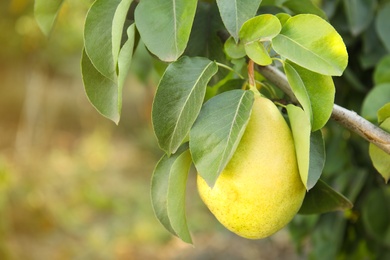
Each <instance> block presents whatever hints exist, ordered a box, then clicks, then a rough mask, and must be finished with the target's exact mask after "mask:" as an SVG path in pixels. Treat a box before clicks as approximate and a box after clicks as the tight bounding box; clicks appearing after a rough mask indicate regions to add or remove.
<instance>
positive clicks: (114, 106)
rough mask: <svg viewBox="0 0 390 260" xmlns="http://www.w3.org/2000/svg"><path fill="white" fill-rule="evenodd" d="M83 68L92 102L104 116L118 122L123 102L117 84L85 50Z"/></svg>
mask: <svg viewBox="0 0 390 260" xmlns="http://www.w3.org/2000/svg"><path fill="white" fill-rule="evenodd" d="M81 70H82V75H83V82H84V88H85V92H86V94H87V97H88V99H89V101H90V102H91V104H92V105H93V106H94V107H95V108H96V110H97V111H98V112H99V113H101V114H102V115H103V116H105V117H107V118H108V119H111V120H112V121H114V122H115V123H116V124H118V122H119V119H120V110H121V105H122V102H121V101H120V100H119V92H118V86H117V84H115V83H114V82H113V81H112V80H110V79H108V78H106V77H105V76H103V75H102V74H101V73H100V72H99V71H98V70H97V69H96V68H95V66H93V64H92V62H91V60H90V59H89V57H88V55H87V54H86V52H85V51H83V56H82V59H81ZM120 95H121V94H120Z"/></svg>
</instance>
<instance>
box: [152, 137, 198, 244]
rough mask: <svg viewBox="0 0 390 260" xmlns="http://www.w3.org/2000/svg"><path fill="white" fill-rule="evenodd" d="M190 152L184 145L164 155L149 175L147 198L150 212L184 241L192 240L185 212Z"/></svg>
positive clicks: (189, 241) (190, 241)
mask: <svg viewBox="0 0 390 260" xmlns="http://www.w3.org/2000/svg"><path fill="white" fill-rule="evenodd" d="M190 166H191V155H190V153H189V150H188V145H183V146H182V147H181V148H180V149H179V150H178V152H177V153H176V154H174V155H172V156H170V157H168V156H167V155H164V156H163V157H162V158H161V159H160V161H159V162H158V163H157V165H156V168H155V169H154V172H153V176H152V184H151V199H152V206H153V210H154V213H155V215H156V217H157V218H158V220H159V221H160V222H161V224H162V225H163V226H164V227H165V228H166V229H167V230H168V231H169V232H171V233H172V234H173V235H175V236H178V237H179V238H180V239H182V240H183V241H184V242H187V243H192V239H191V235H190V233H189V231H188V226H187V220H186V214H185V196H186V182H187V177H188V171H189V169H190Z"/></svg>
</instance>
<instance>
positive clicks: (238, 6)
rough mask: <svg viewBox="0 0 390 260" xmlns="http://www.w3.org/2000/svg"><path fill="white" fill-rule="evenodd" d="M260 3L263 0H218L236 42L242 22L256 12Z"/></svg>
mask: <svg viewBox="0 0 390 260" xmlns="http://www.w3.org/2000/svg"><path fill="white" fill-rule="evenodd" d="M260 3H261V0H217V4H218V8H219V12H220V14H221V17H222V21H223V23H224V24H225V27H226V29H227V30H228V32H229V33H230V34H231V35H232V36H233V38H234V39H235V40H236V42H238V33H239V31H240V29H241V26H242V24H243V23H244V22H245V21H247V20H248V19H250V18H252V17H253V16H254V15H255V14H256V12H257V9H258V8H259V6H260Z"/></svg>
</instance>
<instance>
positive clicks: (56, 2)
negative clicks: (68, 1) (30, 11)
mask: <svg viewBox="0 0 390 260" xmlns="http://www.w3.org/2000/svg"><path fill="white" fill-rule="evenodd" d="M63 1H64V0H50V1H49V0H35V1H34V16H35V19H36V21H37V23H38V26H39V28H40V29H41V30H42V32H43V33H44V34H45V35H46V36H48V35H49V34H50V31H51V29H52V27H53V24H54V21H55V19H56V17H57V14H58V12H59V10H60V9H61V5H62V2H63Z"/></svg>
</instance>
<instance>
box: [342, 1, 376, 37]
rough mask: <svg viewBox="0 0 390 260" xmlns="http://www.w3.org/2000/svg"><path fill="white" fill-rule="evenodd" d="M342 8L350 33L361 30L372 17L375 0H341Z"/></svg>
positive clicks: (354, 33)
mask: <svg viewBox="0 0 390 260" xmlns="http://www.w3.org/2000/svg"><path fill="white" fill-rule="evenodd" d="M343 2H344V10H345V14H346V16H347V19H348V23H349V28H350V31H351V33H352V35H354V36H356V35H358V34H360V33H361V32H363V31H364V30H365V29H366V28H367V27H368V26H369V25H370V23H371V21H372V19H373V18H374V14H375V8H376V6H377V1H376V0H343Z"/></svg>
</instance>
